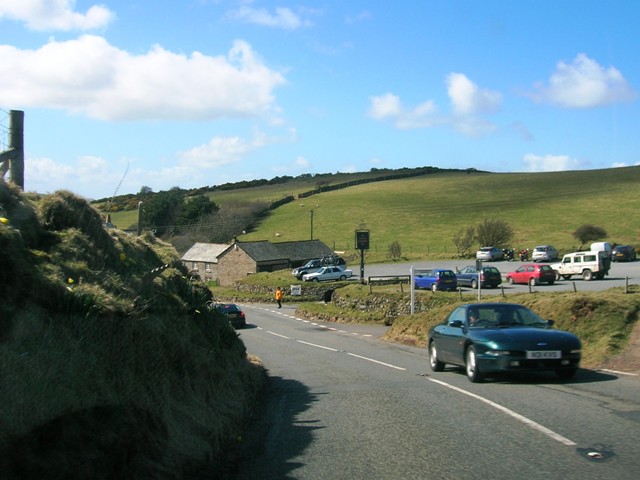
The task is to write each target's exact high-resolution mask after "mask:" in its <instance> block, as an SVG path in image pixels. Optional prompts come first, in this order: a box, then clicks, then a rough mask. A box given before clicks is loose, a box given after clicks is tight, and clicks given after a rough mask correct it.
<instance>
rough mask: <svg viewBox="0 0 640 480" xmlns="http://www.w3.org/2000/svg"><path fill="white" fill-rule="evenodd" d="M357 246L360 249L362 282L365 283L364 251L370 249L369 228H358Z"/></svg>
mask: <svg viewBox="0 0 640 480" xmlns="http://www.w3.org/2000/svg"><path fill="white" fill-rule="evenodd" d="M356 248H357V249H358V250H360V283H361V284H363V285H364V251H365V250H369V230H356Z"/></svg>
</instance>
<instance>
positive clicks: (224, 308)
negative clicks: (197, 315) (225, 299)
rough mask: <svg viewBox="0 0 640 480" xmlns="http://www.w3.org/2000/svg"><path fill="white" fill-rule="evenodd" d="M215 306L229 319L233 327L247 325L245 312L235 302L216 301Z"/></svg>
mask: <svg viewBox="0 0 640 480" xmlns="http://www.w3.org/2000/svg"><path fill="white" fill-rule="evenodd" d="M215 308H216V310H217V311H218V312H220V313H221V314H222V315H224V317H225V318H226V319H227V320H229V323H230V324H231V326H232V327H233V328H244V327H246V326H247V319H246V317H245V314H244V312H243V311H242V309H241V308H240V307H239V306H238V305H236V304H235V303H216V305H215Z"/></svg>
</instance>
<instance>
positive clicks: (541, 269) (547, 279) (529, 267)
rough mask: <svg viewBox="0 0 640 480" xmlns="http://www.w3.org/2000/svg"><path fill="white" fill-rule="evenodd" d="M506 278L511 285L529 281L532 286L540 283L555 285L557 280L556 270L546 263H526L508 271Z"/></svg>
mask: <svg viewBox="0 0 640 480" xmlns="http://www.w3.org/2000/svg"><path fill="white" fill-rule="evenodd" d="M506 279H507V282H509V283H510V284H511V285H513V284H514V283H528V284H529V285H532V286H533V285H539V284H540V283H548V284H549V285H553V284H554V283H555V282H556V272H555V271H554V270H553V268H551V265H549V264H546V263H525V264H524V265H521V266H520V267H519V268H518V269H516V271H514V272H511V273H507V276H506Z"/></svg>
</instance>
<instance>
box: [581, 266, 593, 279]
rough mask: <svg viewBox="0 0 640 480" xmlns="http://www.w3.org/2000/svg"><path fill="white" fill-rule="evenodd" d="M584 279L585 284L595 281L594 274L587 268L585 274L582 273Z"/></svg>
mask: <svg viewBox="0 0 640 480" xmlns="http://www.w3.org/2000/svg"><path fill="white" fill-rule="evenodd" d="M582 279H583V280H584V281H585V282H588V281H589V280H591V279H593V272H592V271H591V270H589V269H588V268H587V269H586V270H585V271H584V272H582Z"/></svg>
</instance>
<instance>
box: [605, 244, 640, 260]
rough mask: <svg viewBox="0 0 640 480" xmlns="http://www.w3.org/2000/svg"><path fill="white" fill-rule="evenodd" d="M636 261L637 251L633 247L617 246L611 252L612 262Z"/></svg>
mask: <svg viewBox="0 0 640 480" xmlns="http://www.w3.org/2000/svg"><path fill="white" fill-rule="evenodd" d="M635 259H636V249H635V248H633V247H632V246H631V245H616V246H615V247H613V250H612V251H611V261H612V262H633V261H634V260H635Z"/></svg>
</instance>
